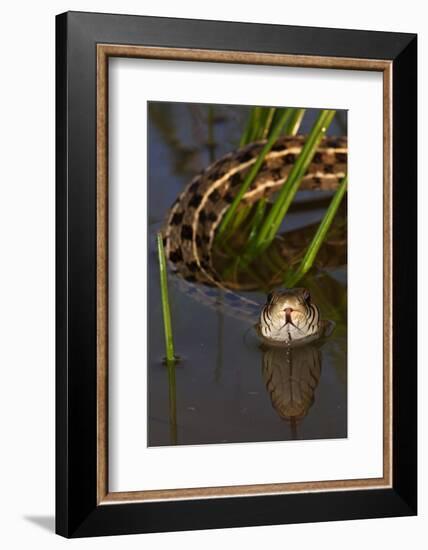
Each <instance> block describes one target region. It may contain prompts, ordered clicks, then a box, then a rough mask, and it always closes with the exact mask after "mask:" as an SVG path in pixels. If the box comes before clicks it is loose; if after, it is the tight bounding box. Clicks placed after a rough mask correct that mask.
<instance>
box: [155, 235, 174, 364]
mask: <svg viewBox="0 0 428 550" xmlns="http://www.w3.org/2000/svg"><path fill="white" fill-rule="evenodd" d="M157 245H158V246H157V248H158V259H159V273H160V288H161V299H162V314H163V327H164V333H165V351H166V361H167V363H174V362H175V360H176V359H175V354H174V340H173V337H172V325H171V311H170V307H169V297H168V277H167V269H166V259H165V250H164V247H163V240H162V234H161V233H158V234H157Z"/></svg>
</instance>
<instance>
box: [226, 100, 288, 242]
mask: <svg viewBox="0 0 428 550" xmlns="http://www.w3.org/2000/svg"><path fill="white" fill-rule="evenodd" d="M293 113H294V109H285V110H284V112H283V113H282V115H281V117H280V119H279V120H278V122H277V124H276V125H275V127H274V128H273V130H272V132H271V133H270V136H269V139H268V140H267V142H266V144H265V145H264V147H263V149H262V150H261V151H260V154H259V156H258V157H257V160H256V162H255V163H254V164H253V165H252V167H251V169H250V171H249V172H248V174H247V175H246V177H245V179H244V181H243V182H242V185H241V187H240V189H239V191H238V193H237V195H236V197H235V198H234V200H233V202H232V204H231V205H230V206H229V208H228V209H227V212H226V214H225V215H224V217H223V219H222V221H221V223H220V227H219V228H218V231H217V238H219V237H222V236H223V235H224V232H225V231H226V229H227V227H228V225H229V224H230V223H231V221H232V219H233V218H234V216H235V212H236V210H237V208H238V206H239V203H240V202H241V200H242V197H243V196H244V195H245V193H246V192H247V191H248V188H249V187H250V185H251V184H252V183H253V181H254V178H255V177H256V176H257V174H258V171H259V170H260V167H261V165H262V163H263V161H264V159H265V157H266V155H267V154H268V153H269V151H270V150H271V149H272V146H273V144H274V143H275V141H276V140H277V139H278V137H279V135H280V133H281V130H282V129H283V127H284V126H285V125H286V124H287V123H288V122H289V120H290V118H291V117H292V116H293Z"/></svg>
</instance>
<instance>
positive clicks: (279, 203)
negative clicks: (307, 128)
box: [248, 110, 336, 257]
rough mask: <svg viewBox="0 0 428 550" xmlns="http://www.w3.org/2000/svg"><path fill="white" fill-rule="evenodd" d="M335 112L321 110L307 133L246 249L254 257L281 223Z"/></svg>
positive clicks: (269, 240) (270, 239) (267, 244)
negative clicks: (272, 202) (261, 223)
mask: <svg viewBox="0 0 428 550" xmlns="http://www.w3.org/2000/svg"><path fill="white" fill-rule="evenodd" d="M335 112H336V111H332V110H323V111H321V113H320V114H319V116H318V118H317V120H316V121H315V124H314V126H313V128H312V130H311V132H310V133H309V135H308V138H307V140H306V143H305V145H304V146H303V148H302V150H301V152H300V154H299V156H298V158H297V160H296V162H295V163H294V165H293V167H292V169H291V171H290V173H289V175H288V178H287V180H286V182H285V183H284V185H283V186H282V188H281V190H280V192H279V194H278V197H277V199H276V201H275V203H274V204H273V206H272V208H271V210H270V211H269V213H268V215H267V216H266V218H265V220H264V222H263V225H262V227H261V228H260V230H259V232H258V237H257V240H256V241H255V243H254V245H253V246H252V247H251V249H250V250H249V251H248V252H249V254H250V255H251V256H253V257H254V255H257V254H259V253H260V252H262V251H263V250H265V249H266V248H267V247H268V246H269V245H270V243H271V242H272V240H273V239H274V237H275V235H276V233H277V231H278V229H279V226H280V225H281V223H282V220H283V219H284V216H285V214H286V213H287V211H288V208H289V206H290V204H291V202H292V201H293V198H294V196H295V194H296V192H297V190H298V188H299V185H300V182H301V180H302V178H303V176H304V175H305V173H306V171H307V169H308V167H309V165H310V163H311V162H312V159H313V157H314V155H315V153H316V150H317V148H318V145H319V143H320V141H321V139H322V138H323V137H324V135H325V133H326V131H327V128H328V127H329V126H330V124H331V121H332V120H333V118H334V115H335ZM287 122H288V121H287Z"/></svg>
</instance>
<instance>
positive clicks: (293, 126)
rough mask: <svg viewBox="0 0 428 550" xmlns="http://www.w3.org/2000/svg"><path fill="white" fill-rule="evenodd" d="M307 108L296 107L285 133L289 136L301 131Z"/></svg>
mask: <svg viewBox="0 0 428 550" xmlns="http://www.w3.org/2000/svg"><path fill="white" fill-rule="evenodd" d="M305 111H306V109H296V110H295V113H294V114H293V116H292V117H291V120H290V122H289V123H288V124H287V127H286V128H285V129H284V133H285V134H287V135H288V136H295V135H296V134H297V133H298V132H299V128H300V124H301V123H302V120H303V117H304V116H305Z"/></svg>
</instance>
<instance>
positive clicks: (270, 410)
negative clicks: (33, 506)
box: [56, 12, 417, 537]
mask: <svg viewBox="0 0 428 550" xmlns="http://www.w3.org/2000/svg"><path fill="white" fill-rule="evenodd" d="M56 48H57V64H56V69H57V77H56V78H57V107H56V108H57V151H56V154H57V229H56V232H57V388H56V391H57V411H56V415H57V433H56V435H57V456H56V459H57V495H56V502H57V510H56V517H57V532H58V533H59V534H61V535H63V536H66V537H84V536H96V535H110V534H111V535H113V534H125V533H144V532H155V531H168V530H169V531H174V530H186V529H206V528H219V527H237V526H250V525H268V524H279V523H296V522H314V521H330V520H339V519H359V518H372V517H392V516H404V515H414V514H416V509H417V496H416V495H417V492H416V479H417V476H416V454H417V453H416V330H415V327H416V322H417V319H416V308H417V297H416V176H417V174H416V54H417V49H416V48H417V40H416V36H415V35H412V34H401V33H383V32H382V33H381V32H373V31H354V30H340V29H322V28H307V27H287V26H279V25H257V24H242V23H227V22H215V21H196V20H184V19H183V20H181V19H167V18H153V17H140V16H122V15H121V16H119V15H109V14H94V13H77V12H69V13H66V14H61V15H59V16H57V44H56Z"/></svg>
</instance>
